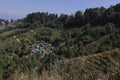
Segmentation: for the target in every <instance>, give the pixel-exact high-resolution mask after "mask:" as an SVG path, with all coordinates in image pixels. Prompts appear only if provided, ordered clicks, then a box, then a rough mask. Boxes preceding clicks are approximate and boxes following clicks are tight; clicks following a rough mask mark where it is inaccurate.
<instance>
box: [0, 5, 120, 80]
mask: <svg viewBox="0 0 120 80" xmlns="http://www.w3.org/2000/svg"><path fill="white" fill-rule="evenodd" d="M93 14H94V15H93ZM119 22H120V3H119V4H116V5H114V6H111V7H109V8H107V9H106V8H104V7H100V8H99V7H97V8H90V9H86V10H85V12H84V13H82V12H81V11H77V12H75V14H73V15H67V14H61V15H58V14H53V13H48V12H36V13H31V14H28V15H27V16H26V17H25V18H23V19H21V20H16V21H15V22H14V23H9V24H12V25H14V27H8V28H5V29H0V80H120V75H119V73H120V23H119Z"/></svg>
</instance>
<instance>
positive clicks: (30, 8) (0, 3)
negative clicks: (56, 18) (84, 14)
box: [0, 0, 120, 20]
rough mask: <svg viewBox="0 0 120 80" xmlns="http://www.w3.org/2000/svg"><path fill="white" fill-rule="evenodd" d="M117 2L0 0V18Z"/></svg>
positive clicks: (59, 11) (92, 0) (71, 11)
mask: <svg viewBox="0 0 120 80" xmlns="http://www.w3.org/2000/svg"><path fill="white" fill-rule="evenodd" d="M117 3H120V0H0V18H2V19H8V20H10V19H18V18H23V17H25V16H26V15H27V14H29V13H32V12H38V11H39V12H49V13H57V14H61V13H65V14H72V13H75V12H76V11H78V10H81V11H84V10H85V9H86V8H94V7H101V6H103V7H105V8H108V7H109V6H111V5H115V4H117Z"/></svg>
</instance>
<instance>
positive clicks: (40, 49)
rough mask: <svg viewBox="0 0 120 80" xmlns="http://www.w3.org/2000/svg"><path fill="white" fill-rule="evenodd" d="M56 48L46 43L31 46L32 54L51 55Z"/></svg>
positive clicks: (40, 42) (38, 42)
mask: <svg viewBox="0 0 120 80" xmlns="http://www.w3.org/2000/svg"><path fill="white" fill-rule="evenodd" d="M53 49H54V47H53V46H52V45H51V44H50V43H47V42H45V41H37V42H35V43H33V44H32V45H31V54H32V55H33V54H35V53H39V54H49V53H51V52H52V51H53Z"/></svg>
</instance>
